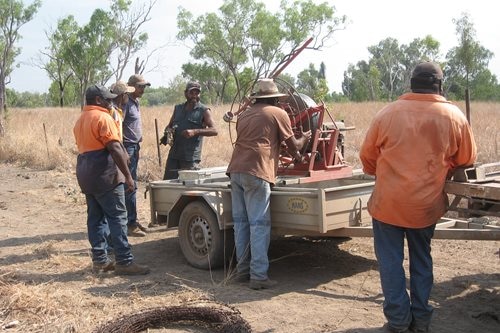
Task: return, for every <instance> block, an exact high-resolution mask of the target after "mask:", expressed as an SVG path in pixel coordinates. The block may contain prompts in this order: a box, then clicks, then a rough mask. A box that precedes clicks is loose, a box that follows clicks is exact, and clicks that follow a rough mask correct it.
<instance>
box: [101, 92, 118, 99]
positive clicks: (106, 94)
mask: <svg viewBox="0 0 500 333" xmlns="http://www.w3.org/2000/svg"><path fill="white" fill-rule="evenodd" d="M101 95H102V96H101V97H102V98H106V99H114V98H116V97H118V95H117V94H113V93H112V92H107V91H106V92H103V93H102V94H101Z"/></svg>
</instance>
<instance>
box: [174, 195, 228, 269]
mask: <svg viewBox="0 0 500 333" xmlns="http://www.w3.org/2000/svg"><path fill="white" fill-rule="evenodd" d="M179 244H180V247H181V251H182V253H183V254H184V257H185V258H186V260H187V261H188V263H189V264H190V265H191V266H193V267H196V268H201V269H211V268H218V267H221V266H223V265H224V262H225V261H226V260H229V258H230V256H231V249H232V248H233V246H234V236H233V231H232V230H231V229H229V230H226V231H225V232H224V230H220V229H219V224H218V223H217V218H216V216H215V213H214V212H213V211H212V210H211V209H210V207H208V205H207V204H205V203H204V202H200V201H194V202H191V203H189V204H188V205H187V206H186V207H185V208H184V209H183V210H182V213H181V216H180V219H179ZM226 249H227V251H226Z"/></svg>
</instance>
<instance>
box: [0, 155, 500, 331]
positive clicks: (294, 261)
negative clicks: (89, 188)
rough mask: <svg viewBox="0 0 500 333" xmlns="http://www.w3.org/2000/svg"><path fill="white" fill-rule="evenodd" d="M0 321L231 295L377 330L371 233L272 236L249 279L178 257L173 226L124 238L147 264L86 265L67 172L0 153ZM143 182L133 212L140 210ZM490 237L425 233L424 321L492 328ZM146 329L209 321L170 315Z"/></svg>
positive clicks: (44, 323)
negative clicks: (1, 157) (264, 266)
mask: <svg viewBox="0 0 500 333" xmlns="http://www.w3.org/2000/svg"><path fill="white" fill-rule="evenodd" d="M0 179H1V181H0V184H1V186H0V327H2V326H3V325H5V324H7V323H9V322H12V321H14V320H18V321H19V324H17V325H16V326H15V327H13V328H9V329H0V331H5V332H92V331H93V330H94V329H96V328H97V327H98V326H99V325H101V324H103V323H106V322H109V321H110V320H113V319H115V318H118V317H120V316H123V315H126V314H133V313H138V312H140V311H144V310H145V309H149V308H155V307H167V306H177V305H182V306H230V307H232V308H234V309H237V310H238V311H239V312H240V313H241V316H242V318H244V319H245V320H246V321H247V322H248V323H249V324H250V325H251V327H252V329H253V331H254V332H261V333H270V332H273V333H285V332H286V333H290V332H291V333H294V332H295V333H302V332H364V333H372V332H380V327H381V326H382V325H383V324H384V321H385V320H384V317H383V314H382V308H381V305H382V301H383V297H382V294H381V290H380V283H379V277H378V272H377V262H376V260H375V256H374V253H373V246H372V240H371V239H370V238H356V239H305V238H297V237H288V238H279V239H273V241H272V243H271V249H270V258H271V260H272V262H271V268H270V275H271V277H272V278H273V279H276V280H277V281H279V285H278V286H277V287H276V288H273V289H270V290H262V291H254V290H251V289H249V288H248V287H247V286H246V285H243V284H237V283H230V282H228V281H227V278H226V276H227V273H228V271H227V270H224V269H220V270H213V271H204V270H199V269H196V268H193V267H191V266H189V265H188V264H187V262H186V261H185V259H184V258H183V256H182V253H181V251H180V247H179V244H178V240H177V231H176V230H169V231H167V230H164V229H162V228H161V227H160V228H156V229H155V230H153V231H152V232H151V233H149V234H148V235H147V237H144V238H130V242H131V244H132V245H133V252H134V255H135V256H136V258H137V261H138V262H139V263H143V264H147V265H149V266H150V267H151V268H152V273H151V274H150V275H147V276H143V277H119V276H115V275H114V274H103V275H94V274H92V273H91V270H90V268H91V261H90V256H89V244H88V241H87V236H86V222H85V221H86V206H85V202H84V197H83V195H82V194H81V193H80V191H79V188H78V185H77V183H76V179H75V176H74V174H72V173H68V172H59V171H55V170H51V171H35V170H31V169H26V168H21V167H17V166H13V165H8V164H0ZM144 189H145V186H144V184H141V185H140V190H139V195H138V205H139V216H140V218H141V220H142V222H144V223H146V224H147V223H148V222H149V198H144V195H143V194H144ZM499 247H500V244H499V242H496V241H456V240H434V241H433V255H434V265H435V287H434V289H433V292H432V296H431V300H432V303H433V305H434V306H435V307H436V310H435V316H434V319H433V323H432V330H433V332H444V333H447V332H450V333H451V332H454V333H460V332H500V254H499ZM149 332H208V330H207V328H203V327H200V328H196V327H193V326H190V325H174V326H172V327H170V328H169V329H166V328H164V329H155V330H153V329H151V330H149Z"/></svg>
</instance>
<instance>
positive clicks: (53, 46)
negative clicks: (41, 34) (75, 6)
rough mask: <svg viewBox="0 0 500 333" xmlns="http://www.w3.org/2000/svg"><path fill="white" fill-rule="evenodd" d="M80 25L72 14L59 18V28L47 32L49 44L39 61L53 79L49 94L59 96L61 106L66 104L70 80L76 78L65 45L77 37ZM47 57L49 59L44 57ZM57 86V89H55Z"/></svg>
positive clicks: (41, 52)
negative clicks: (66, 58) (67, 59)
mask: <svg viewBox="0 0 500 333" xmlns="http://www.w3.org/2000/svg"><path fill="white" fill-rule="evenodd" d="M77 31H78V25H77V23H76V22H75V20H74V19H73V17H72V16H69V17H67V18H66V19H62V20H59V21H58V23H57V29H56V30H54V31H52V32H51V33H46V36H47V40H48V41H49V45H48V46H47V47H45V49H44V50H42V51H40V55H41V56H40V57H39V58H38V61H37V63H38V64H39V67H41V68H42V69H43V70H45V72H46V73H47V75H48V77H49V78H50V79H51V80H52V85H51V87H50V93H49V95H50V96H51V98H52V97H54V96H57V101H58V102H57V104H56V105H59V106H60V107H63V106H64V105H65V100H66V99H67V98H65V92H66V86H67V85H68V83H69V82H70V80H71V79H72V78H73V79H74V78H75V76H74V73H73V70H72V69H71V67H70V66H69V64H68V63H67V62H66V60H65V58H64V52H65V51H66V50H65V48H64V47H65V45H66V43H67V41H68V40H71V39H74V38H76V35H75V34H76V32H77ZM42 56H44V57H46V58H47V59H48V60H45V59H43V58H42ZM55 88H57V89H55Z"/></svg>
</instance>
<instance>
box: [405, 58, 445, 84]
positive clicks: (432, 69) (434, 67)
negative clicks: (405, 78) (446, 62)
mask: <svg viewBox="0 0 500 333" xmlns="http://www.w3.org/2000/svg"><path fill="white" fill-rule="evenodd" d="M411 77H412V78H417V77H418V78H429V77H433V78H435V79H439V80H442V79H443V71H442V70H441V67H439V65H438V64H436V63H435V62H430V61H428V62H422V63H420V64H418V65H417V66H415V69H414V70H413V73H412V74H411Z"/></svg>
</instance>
